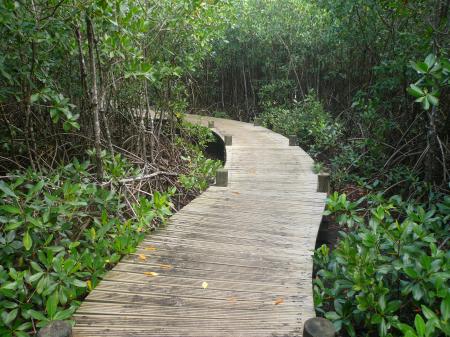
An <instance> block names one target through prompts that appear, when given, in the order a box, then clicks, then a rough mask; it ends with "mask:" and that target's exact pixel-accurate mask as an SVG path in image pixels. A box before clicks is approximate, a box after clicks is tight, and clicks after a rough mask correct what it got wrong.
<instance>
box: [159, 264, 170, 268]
mask: <svg viewBox="0 0 450 337" xmlns="http://www.w3.org/2000/svg"><path fill="white" fill-rule="evenodd" d="M159 268H161V269H172V268H173V266H171V265H170V264H160V265H159Z"/></svg>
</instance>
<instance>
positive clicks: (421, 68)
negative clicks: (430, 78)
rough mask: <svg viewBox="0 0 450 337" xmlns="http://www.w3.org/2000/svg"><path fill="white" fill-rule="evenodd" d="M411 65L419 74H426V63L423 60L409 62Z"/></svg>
mask: <svg viewBox="0 0 450 337" xmlns="http://www.w3.org/2000/svg"><path fill="white" fill-rule="evenodd" d="M410 65H411V67H412V68H413V69H414V70H415V71H417V72H418V73H419V74H426V73H427V72H428V65H427V64H426V63H424V62H412V61H411V62H410Z"/></svg>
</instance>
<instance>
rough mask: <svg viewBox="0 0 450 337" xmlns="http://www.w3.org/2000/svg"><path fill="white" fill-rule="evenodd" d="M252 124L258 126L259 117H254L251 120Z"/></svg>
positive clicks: (259, 123)
mask: <svg viewBox="0 0 450 337" xmlns="http://www.w3.org/2000/svg"><path fill="white" fill-rule="evenodd" d="M253 125H254V126H260V125H261V118H259V117H255V119H254V120H253Z"/></svg>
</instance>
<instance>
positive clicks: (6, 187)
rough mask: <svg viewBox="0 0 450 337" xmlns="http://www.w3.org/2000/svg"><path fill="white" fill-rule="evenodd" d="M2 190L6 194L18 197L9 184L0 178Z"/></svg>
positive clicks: (0, 188)
mask: <svg viewBox="0 0 450 337" xmlns="http://www.w3.org/2000/svg"><path fill="white" fill-rule="evenodd" d="M0 190H1V191H2V192H3V193H4V194H5V195H8V196H10V197H13V198H16V199H17V195H16V194H15V193H14V192H13V191H12V190H11V189H10V188H9V186H8V185H7V184H6V183H5V182H4V181H3V180H0Z"/></svg>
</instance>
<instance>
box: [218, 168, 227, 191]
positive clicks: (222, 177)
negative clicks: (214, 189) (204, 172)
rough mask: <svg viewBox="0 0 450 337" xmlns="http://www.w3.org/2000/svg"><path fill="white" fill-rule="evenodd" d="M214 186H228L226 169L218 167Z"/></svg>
mask: <svg viewBox="0 0 450 337" xmlns="http://www.w3.org/2000/svg"><path fill="white" fill-rule="evenodd" d="M216 186H219V187H227V186H228V170H225V169H218V170H217V171H216Z"/></svg>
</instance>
